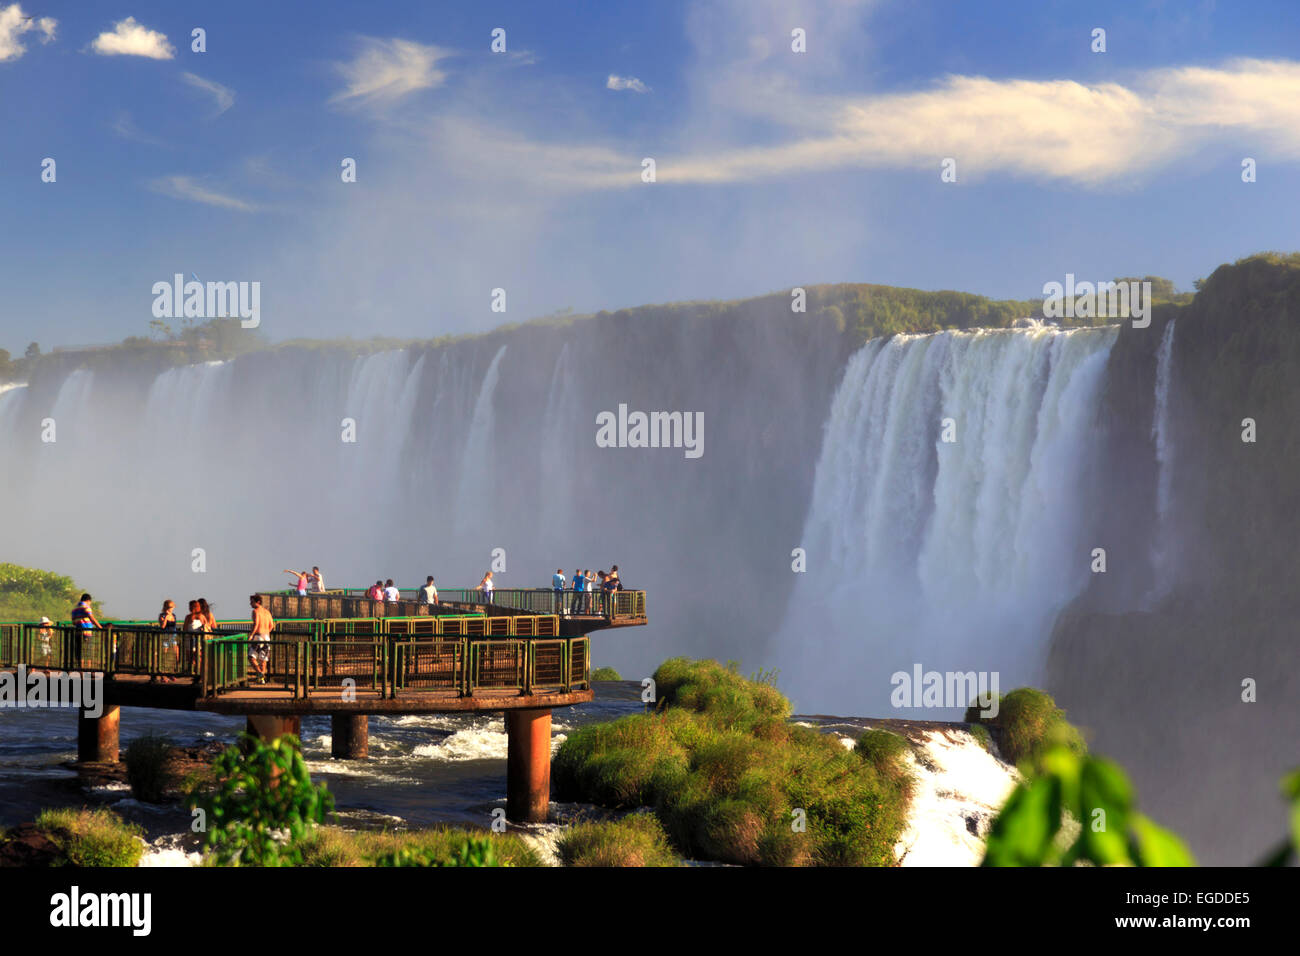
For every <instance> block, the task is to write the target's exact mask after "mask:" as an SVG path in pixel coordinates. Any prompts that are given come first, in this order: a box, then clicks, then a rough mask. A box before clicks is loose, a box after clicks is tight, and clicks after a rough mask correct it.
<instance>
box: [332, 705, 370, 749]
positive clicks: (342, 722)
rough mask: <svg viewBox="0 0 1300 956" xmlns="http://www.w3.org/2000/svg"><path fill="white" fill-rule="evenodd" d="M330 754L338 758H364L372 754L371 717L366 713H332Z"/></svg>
mask: <svg viewBox="0 0 1300 956" xmlns="http://www.w3.org/2000/svg"><path fill="white" fill-rule="evenodd" d="M330 734H331V736H332V741H333V742H332V743H331V744H330V754H331V755H332V756H333V757H335V758H336V759H338V760H362V759H364V758H366V757H368V756H369V755H370V718H369V717H367V716H366V715H365V714H331V715H330Z"/></svg>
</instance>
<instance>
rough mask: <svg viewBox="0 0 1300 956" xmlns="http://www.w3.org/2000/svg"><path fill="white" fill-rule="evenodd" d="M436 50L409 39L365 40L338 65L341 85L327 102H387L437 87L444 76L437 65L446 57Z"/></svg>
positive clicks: (444, 78) (366, 38) (446, 53)
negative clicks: (342, 82) (342, 85)
mask: <svg viewBox="0 0 1300 956" xmlns="http://www.w3.org/2000/svg"><path fill="white" fill-rule="evenodd" d="M450 55H451V53H450V51H447V50H444V49H442V48H440V47H436V46H430V45H427V44H423V43H416V42H414V41H412V40H401V39H396V38H394V39H390V40H383V39H378V38H375V37H365V38H363V41H362V48H361V50H360V52H358V54H357V55H356V57H354V58H353V59H352V60H351V61H350V62H348V63H340V64H338V66H337V68H338V72H339V73H340V74H341V75H342V76H343V79H344V81H345V83H346V84H347V85H346V86H344V88H343V89H342V90H340V91H339V92H337V93H335V94H334V96H332V97H331V98H330V102H331V103H354V104H383V103H391V102H394V101H396V100H399V99H401V98H402V97H404V96H406V95H408V94H410V93H414V92H415V91H417V90H427V89H433V88H435V87H438V86H441V85H442V84H443V83H444V82H445V81H446V78H447V74H446V73H445V72H443V71H442V70H441V69H439V68H438V62H439V61H440V60H443V59H445V58H446V57H448V56H450Z"/></svg>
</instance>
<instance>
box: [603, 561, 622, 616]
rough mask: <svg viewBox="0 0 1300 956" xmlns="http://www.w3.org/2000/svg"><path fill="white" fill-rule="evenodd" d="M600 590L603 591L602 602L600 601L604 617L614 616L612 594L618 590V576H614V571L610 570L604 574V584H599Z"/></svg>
mask: <svg viewBox="0 0 1300 956" xmlns="http://www.w3.org/2000/svg"><path fill="white" fill-rule="evenodd" d="M601 590H602V591H603V592H604V594H603V596H602V602H601V603H602V604H603V606H604V608H605V610H604V614H605V616H606V617H613V616H614V597H613V595H614V592H615V591H617V590H618V578H616V577H614V573H613V572H612V571H611V572H610V573H609V574H606V575H605V582H604V584H602V585H601Z"/></svg>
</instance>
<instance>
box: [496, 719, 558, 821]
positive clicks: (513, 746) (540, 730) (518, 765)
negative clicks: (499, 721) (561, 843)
mask: <svg viewBox="0 0 1300 956" xmlns="http://www.w3.org/2000/svg"><path fill="white" fill-rule="evenodd" d="M506 736H507V737H508V738H509V744H508V748H507V751H506V819H508V820H511V821H513V822H515V823H545V822H546V816H547V813H548V811H549V810H550V805H551V709H550V708H549V707H539V708H530V709H520V710H508V711H506Z"/></svg>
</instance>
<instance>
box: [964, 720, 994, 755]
mask: <svg viewBox="0 0 1300 956" xmlns="http://www.w3.org/2000/svg"><path fill="white" fill-rule="evenodd" d="M969 732H970V735H971V736H972V737H974V738H975V740H976V741H978V742H979V745H980V746H981V747H983V748H984V749H985V750H987V751H988V752H989V753H992V752H993V737H992V735H991V734H989V729H988V728H987V727H985V726H984V725H983V724H971V725H970V731H969Z"/></svg>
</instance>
